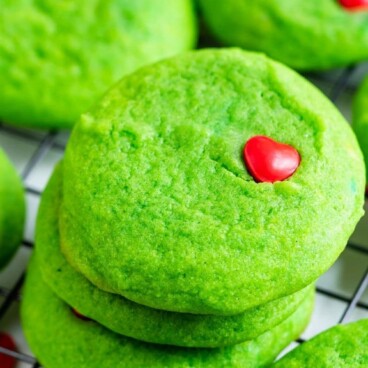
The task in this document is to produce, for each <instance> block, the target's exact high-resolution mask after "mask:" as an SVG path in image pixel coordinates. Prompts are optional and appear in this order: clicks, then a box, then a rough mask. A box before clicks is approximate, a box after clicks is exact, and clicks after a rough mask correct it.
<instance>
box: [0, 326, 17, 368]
mask: <svg viewBox="0 0 368 368" xmlns="http://www.w3.org/2000/svg"><path fill="white" fill-rule="evenodd" d="M0 346H1V347H2V348H6V349H9V350H13V351H17V347H16V345H15V342H14V340H13V338H12V337H11V336H9V335H8V334H5V333H3V332H0ZM16 364H17V360H16V359H15V358H14V357H11V356H9V355H6V354H5V353H0V367H1V368H14V367H15V365H16Z"/></svg>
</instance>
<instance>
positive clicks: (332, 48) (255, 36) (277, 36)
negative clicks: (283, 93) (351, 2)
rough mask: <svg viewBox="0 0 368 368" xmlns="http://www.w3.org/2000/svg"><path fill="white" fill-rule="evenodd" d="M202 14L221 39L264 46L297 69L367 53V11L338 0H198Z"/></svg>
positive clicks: (363, 56) (349, 61)
mask: <svg viewBox="0 0 368 368" xmlns="http://www.w3.org/2000/svg"><path fill="white" fill-rule="evenodd" d="M199 2H200V4H201V7H202V10H203V15H204V18H205V20H206V22H207V24H208V26H209V27H210V29H211V31H212V32H213V33H214V35H215V36H216V37H217V38H218V39H219V40H220V41H221V42H223V43H224V44H226V45H229V46H239V47H244V48H246V49H250V50H258V51H262V52H265V53H266V54H267V55H269V56H270V57H272V58H274V59H276V60H279V61H281V62H283V63H285V64H287V65H289V66H291V67H293V68H296V69H300V70H322V69H330V68H334V67H341V66H345V65H349V64H352V63H355V62H357V61H362V60H366V59H368V11H367V10H365V11H364V10H361V11H351V10H347V9H346V8H344V7H343V6H342V5H340V2H339V0H318V1H316V0H314V1H310V0H309V1H308V0H282V1H280V0H257V1H248V0H226V1H213V0H200V1H199Z"/></svg>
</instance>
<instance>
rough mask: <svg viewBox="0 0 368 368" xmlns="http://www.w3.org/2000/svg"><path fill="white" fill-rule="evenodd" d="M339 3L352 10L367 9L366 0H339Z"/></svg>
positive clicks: (367, 3)
mask: <svg viewBox="0 0 368 368" xmlns="http://www.w3.org/2000/svg"><path fill="white" fill-rule="evenodd" d="M339 1H340V4H341V5H342V6H343V7H344V8H346V9H348V10H352V11H355V10H357V11H359V10H367V11H368V0H339Z"/></svg>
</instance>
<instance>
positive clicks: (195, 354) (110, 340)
mask: <svg viewBox="0 0 368 368" xmlns="http://www.w3.org/2000/svg"><path fill="white" fill-rule="evenodd" d="M34 261H35V259H33V260H32V261H31V264H30V266H29V270H28V276H27V281H26V285H25V289H24V294H23V302H22V310H21V314H22V325H23V329H24V332H25V335H26V337H27V341H28V343H29V344H30V347H31V349H32V350H33V352H34V353H35V355H36V356H37V358H38V359H39V360H40V361H41V363H42V365H43V366H45V367H47V368H75V367H78V368H101V367H114V368H115V367H116V368H137V367H142V368H143V367H150V368H166V367H170V368H188V367H196V368H218V367H227V368H232V367H239V368H240V367H242V368H244V367H247V368H253V367H254V368H256V367H257V368H258V367H264V366H267V365H268V364H269V363H270V362H271V361H272V360H273V359H274V358H275V357H276V356H277V354H278V353H279V352H280V351H281V350H282V349H283V348H284V347H285V346H286V345H288V344H289V343H290V342H291V341H292V340H293V339H294V338H296V337H297V336H298V335H299V334H300V333H301V331H302V330H303V329H304V327H305V326H306V324H307V323H308V320H309V317H310V314H311V311H312V307H313V299H314V298H313V295H310V297H308V298H307V299H306V300H305V301H304V302H303V304H302V305H301V306H300V307H299V308H298V309H297V311H296V312H295V313H294V314H293V315H292V316H291V317H289V318H288V319H287V320H286V321H284V322H283V323H281V324H280V325H278V326H277V327H275V328H274V329H272V330H270V331H268V332H266V333H264V334H263V335H261V336H260V337H258V338H257V339H255V340H251V341H249V342H246V343H243V344H239V345H235V346H231V347H227V348H222V349H188V348H179V347H170V346H163V345H154V344H147V343H144V342H140V341H137V340H134V339H129V338H127V337H124V336H122V335H117V334H115V333H113V332H111V331H109V330H107V329H105V328H104V327H102V326H100V325H98V324H97V323H95V322H92V321H90V322H85V321H82V320H80V319H78V318H76V317H75V316H74V314H73V313H72V312H71V309H70V307H69V306H68V305H67V304H65V303H64V302H62V301H61V300H60V299H58V298H57V297H56V296H55V294H53V292H52V291H51V290H50V289H49V288H48V286H46V284H45V283H44V282H43V281H42V278H41V274H40V271H39V269H38V264H37V263H35V262H34Z"/></svg>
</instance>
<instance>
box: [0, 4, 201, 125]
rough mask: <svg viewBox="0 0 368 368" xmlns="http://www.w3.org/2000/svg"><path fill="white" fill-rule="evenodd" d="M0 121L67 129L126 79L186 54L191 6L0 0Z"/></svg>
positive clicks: (191, 37) (190, 35)
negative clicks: (144, 67) (139, 70)
mask: <svg viewBox="0 0 368 368" xmlns="http://www.w3.org/2000/svg"><path fill="white" fill-rule="evenodd" d="M0 8H1V12H0V85H1V89H0V120H3V121H7V122H9V123H16V124H21V125H31V126H38V127H71V126H72V124H73V123H74V122H75V120H76V119H77V118H78V116H79V115H80V114H81V113H82V112H84V111H86V110H87V109H88V108H89V106H90V105H91V104H93V103H94V101H95V99H96V98H99V97H100V96H101V94H102V93H103V92H104V91H105V90H106V89H107V88H108V87H110V85H111V84H113V83H115V82H116V81H117V80H118V79H119V78H121V77H122V76H123V75H125V74H126V73H129V72H131V71H133V70H135V69H136V68H138V67H140V66H142V65H144V64H148V63H150V62H153V61H157V60H159V59H161V58H165V57H168V56H172V55H175V54H176V53H178V52H182V51H184V50H188V49H190V48H192V47H193V46H194V44H195V38H196V27H195V19H194V13H193V9H192V4H191V1H190V0H175V1H172V0H135V1H131V0H105V1H100V0H80V1H77V2H76V1H74V0H65V1H63V2H62V4H60V2H55V1H53V0H36V1H31V0H0Z"/></svg>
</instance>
